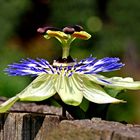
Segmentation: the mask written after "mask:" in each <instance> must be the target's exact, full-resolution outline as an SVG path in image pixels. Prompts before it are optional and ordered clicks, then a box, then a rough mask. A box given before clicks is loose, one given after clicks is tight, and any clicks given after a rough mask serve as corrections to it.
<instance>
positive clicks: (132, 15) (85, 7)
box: [0, 0, 140, 123]
mask: <svg viewBox="0 0 140 140" xmlns="http://www.w3.org/2000/svg"><path fill="white" fill-rule="evenodd" d="M139 9H140V2H139V0H133V1H132V0H123V1H122V0H116V1H114V0H67V1H64V0H59V1H58V0H53V1H51V0H1V1H0V96H6V97H11V96H14V95H15V94H16V93H18V92H19V91H21V90H22V89H23V88H24V87H26V86H27V85H28V83H29V82H30V81H31V80H32V79H31V78H29V77H10V76H7V75H6V74H5V73H4V72H3V70H4V69H5V68H6V67H7V65H8V64H10V63H13V62H17V61H19V60H20V59H21V58H27V57H30V58H37V57H39V58H40V57H41V58H45V59H47V60H49V61H50V62H52V61H53V59H56V58H57V57H58V56H61V47H60V46H59V43H58V42H56V41H55V40H54V39H50V40H47V41H46V40H45V39H44V38H43V37H42V36H41V35H40V34H38V33H37V32H36V30H37V28H38V27H43V26H46V25H47V26H56V27H64V26H66V25H73V24H79V25H81V26H83V27H84V29H85V30H86V31H87V32H89V33H90V34H91V35H92V38H91V39H90V40H88V41H81V40H77V41H75V42H74V43H73V47H72V48H71V55H72V57H74V58H77V59H81V58H86V57H88V56H89V55H90V54H92V55H93V56H94V57H97V58H102V57H105V56H110V57H120V58H121V61H122V62H123V63H125V67H124V68H122V69H121V70H120V71H117V72H111V73H106V74H105V75H106V76H122V77H126V76H130V77H133V78H134V79H135V80H140V35H139V33H140V14H139ZM118 98H123V99H125V100H127V104H115V105H111V106H110V107H109V111H108V119H109V120H115V121H124V122H129V123H140V91H127V92H124V93H122V94H120V95H119V96H118Z"/></svg>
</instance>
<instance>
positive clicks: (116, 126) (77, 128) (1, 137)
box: [0, 113, 140, 140]
mask: <svg viewBox="0 0 140 140" xmlns="http://www.w3.org/2000/svg"><path fill="white" fill-rule="evenodd" d="M0 140H140V125H131V124H127V125H124V124H121V123H118V122H110V121H104V120H101V119H97V118H93V119H92V120H61V119H60V116H59V115H47V114H41V113H40V114H37V113H9V114H8V113H3V114H0Z"/></svg>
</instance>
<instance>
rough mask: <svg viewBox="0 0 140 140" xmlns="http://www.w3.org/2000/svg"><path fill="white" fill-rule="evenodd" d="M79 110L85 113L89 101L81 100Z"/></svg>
mask: <svg viewBox="0 0 140 140" xmlns="http://www.w3.org/2000/svg"><path fill="white" fill-rule="evenodd" d="M80 108H81V109H82V110H83V111H84V112H86V111H87V110H88V108H89V101H88V100H87V99H85V98H83V100H82V103H81V104H80Z"/></svg>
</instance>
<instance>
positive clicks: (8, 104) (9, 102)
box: [0, 95, 19, 113]
mask: <svg viewBox="0 0 140 140" xmlns="http://www.w3.org/2000/svg"><path fill="white" fill-rule="evenodd" d="M17 100H19V97H18V95H16V96H14V97H12V98H10V99H9V100H7V101H6V102H4V103H2V104H1V105H0V113H4V112H6V111H7V110H9V109H10V107H11V106H12V105H13V104H14V103H15V102H16V101H17Z"/></svg>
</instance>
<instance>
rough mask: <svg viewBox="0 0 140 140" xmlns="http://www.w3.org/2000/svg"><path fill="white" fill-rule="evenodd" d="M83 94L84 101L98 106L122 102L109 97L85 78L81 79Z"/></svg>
mask: <svg viewBox="0 0 140 140" xmlns="http://www.w3.org/2000/svg"><path fill="white" fill-rule="evenodd" d="M83 94H84V97H85V98H86V99H88V100H89V101H91V102H94V103H98V104H104V103H119V102H124V101H122V100H118V99H116V98H113V97H111V96H109V95H108V94H107V93H106V92H105V91H104V90H103V88H102V87H101V86H99V85H97V84H95V83H93V82H92V81H89V80H88V79H86V78H83Z"/></svg>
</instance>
